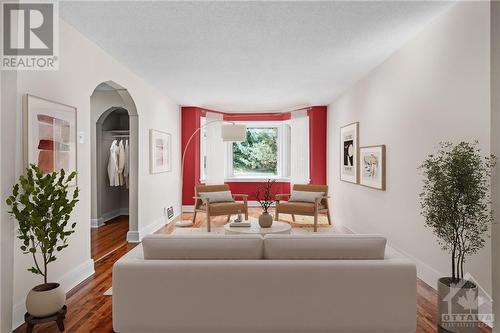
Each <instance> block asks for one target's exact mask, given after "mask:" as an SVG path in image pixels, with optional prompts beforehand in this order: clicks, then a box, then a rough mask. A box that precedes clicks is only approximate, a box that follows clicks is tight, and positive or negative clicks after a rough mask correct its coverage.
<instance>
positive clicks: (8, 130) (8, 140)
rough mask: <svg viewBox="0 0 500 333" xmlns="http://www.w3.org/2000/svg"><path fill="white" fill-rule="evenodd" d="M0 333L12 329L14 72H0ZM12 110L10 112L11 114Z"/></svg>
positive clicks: (14, 159)
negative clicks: (9, 207) (10, 209)
mask: <svg viewBox="0 0 500 333" xmlns="http://www.w3.org/2000/svg"><path fill="white" fill-rule="evenodd" d="M0 78H1V79H0V111H1V113H0V127H1V128H0V162H1V163H0V175H1V177H0V188H1V194H0V200H1V202H0V207H1V208H0V211H1V214H0V222H1V223H0V267H1V268H0V332H8V331H9V329H10V328H11V326H12V290H13V279H12V274H13V273H12V272H13V249H14V247H13V242H14V237H13V234H14V224H13V223H11V221H9V216H8V214H7V205H6V204H5V199H6V198H7V196H8V195H9V193H10V191H11V190H12V187H11V184H12V183H13V181H14V178H15V170H16V158H15V155H7V154H6V153H5V152H7V151H9V150H10V147H11V145H12V144H13V142H14V144H15V134H16V128H15V126H9V125H8V124H15V123H16V112H15V109H16V86H17V73H16V72H12V71H10V72H1V71H0ZM13 110H14V111H13Z"/></svg>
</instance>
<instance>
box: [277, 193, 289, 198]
mask: <svg viewBox="0 0 500 333" xmlns="http://www.w3.org/2000/svg"><path fill="white" fill-rule="evenodd" d="M290 196H291V194H276V198H278V197H280V198H281V197H290Z"/></svg>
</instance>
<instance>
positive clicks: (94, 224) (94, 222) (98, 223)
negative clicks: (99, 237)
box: [90, 208, 129, 228]
mask: <svg viewBox="0 0 500 333" xmlns="http://www.w3.org/2000/svg"><path fill="white" fill-rule="evenodd" d="M122 215H129V209H128V208H120V209H115V210H112V211H111V212H107V213H104V214H102V216H101V217H99V218H96V219H90V227H91V228H99V227H102V226H103V225H104V223H105V222H107V221H109V220H112V219H114V218H116V217H118V216H122Z"/></svg>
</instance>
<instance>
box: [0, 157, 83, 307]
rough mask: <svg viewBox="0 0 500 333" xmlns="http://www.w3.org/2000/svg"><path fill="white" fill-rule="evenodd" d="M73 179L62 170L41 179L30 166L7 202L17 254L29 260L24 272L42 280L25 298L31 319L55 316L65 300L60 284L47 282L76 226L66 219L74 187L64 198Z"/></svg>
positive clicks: (73, 199) (74, 196) (75, 193)
mask: <svg viewBox="0 0 500 333" xmlns="http://www.w3.org/2000/svg"><path fill="white" fill-rule="evenodd" d="M75 176H76V173H75V172H73V173H71V174H70V175H69V176H67V177H66V174H65V172H64V170H61V171H60V172H52V173H49V174H46V175H44V174H43V173H42V171H41V170H40V169H39V168H38V167H37V166H35V165H33V164H31V165H30V166H29V167H28V168H27V169H26V175H23V176H21V177H19V182H18V183H17V184H15V185H14V187H13V190H12V195H11V196H9V197H8V198H7V205H8V206H9V207H10V208H11V210H10V211H9V213H10V214H11V215H12V216H13V217H14V218H15V219H16V220H17V221H18V223H19V230H18V236H17V237H18V238H19V239H20V240H21V242H22V243H21V250H22V251H23V253H25V254H29V255H31V256H32V257H33V263H34V266H32V267H31V268H28V271H30V272H32V273H34V274H37V275H41V276H42V277H43V284H40V285H37V286H35V287H34V288H33V289H31V290H30V292H29V293H28V295H27V297H26V309H27V310H28V312H29V313H30V314H31V315H32V316H35V317H46V316H50V315H52V314H54V313H56V312H58V311H59V310H60V309H61V308H62V307H63V306H64V302H65V300H66V294H65V291H64V290H63V289H62V288H61V286H60V284H59V283H56V282H49V280H48V265H49V264H50V263H52V262H54V261H56V259H57V257H56V253H57V252H60V251H62V250H63V249H64V248H66V247H67V246H68V243H67V241H68V236H70V235H71V234H72V233H73V232H75V231H74V229H75V226H76V223H72V224H69V223H70V222H69V219H70V215H71V212H72V211H73V208H74V207H75V205H76V203H77V202H78V193H79V190H78V187H77V188H75V190H74V191H73V194H72V196H71V197H69V196H68V186H69V185H68V184H69V183H70V182H71V181H72V180H73V178H75Z"/></svg>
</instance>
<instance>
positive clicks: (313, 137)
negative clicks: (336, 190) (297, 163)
mask: <svg viewBox="0 0 500 333" xmlns="http://www.w3.org/2000/svg"><path fill="white" fill-rule="evenodd" d="M326 112H327V107H326V106H313V107H311V108H310V109H309V110H308V111H307V115H308V116H309V175H310V179H311V180H310V182H311V184H319V185H325V184H326V140H327V138H326V137H327V132H326V131H327V128H326V126H327V125H326V124H327V122H328V119H327V115H326Z"/></svg>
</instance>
